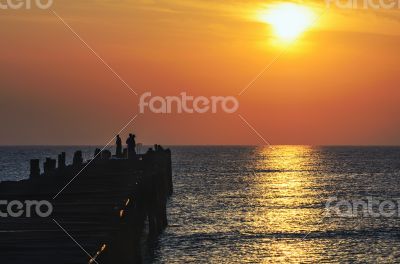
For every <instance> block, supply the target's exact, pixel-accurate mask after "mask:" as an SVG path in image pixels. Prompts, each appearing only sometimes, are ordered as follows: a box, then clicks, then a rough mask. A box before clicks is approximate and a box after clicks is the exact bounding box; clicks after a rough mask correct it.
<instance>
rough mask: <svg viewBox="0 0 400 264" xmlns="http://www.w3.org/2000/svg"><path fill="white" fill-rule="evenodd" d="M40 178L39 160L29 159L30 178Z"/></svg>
mask: <svg viewBox="0 0 400 264" xmlns="http://www.w3.org/2000/svg"><path fill="white" fill-rule="evenodd" d="M39 176H40V160H38V159H31V174H30V178H31V179H32V178H36V177H39Z"/></svg>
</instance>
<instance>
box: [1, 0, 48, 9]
mask: <svg viewBox="0 0 400 264" xmlns="http://www.w3.org/2000/svg"><path fill="white" fill-rule="evenodd" d="M52 5H53V0H0V10H1V9H3V10H7V9H11V10H18V9H32V8H38V9H43V10H44V9H49V8H50V7H51V6H52Z"/></svg>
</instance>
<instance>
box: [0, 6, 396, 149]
mask: <svg viewBox="0 0 400 264" xmlns="http://www.w3.org/2000/svg"><path fill="white" fill-rule="evenodd" d="M232 2H233V1H228V0H221V1H208V0H207V1H205V0H202V1H194V0H179V1H178V0H170V1H151V0H135V1H134V0H125V1H108V0H96V1H95V0H92V1H90V0H85V1H82V0H80V1H77V0H68V1H67V0H64V1H62V0H59V1H57V0H55V3H54V5H53V7H52V9H53V10H55V11H56V12H57V14H59V15H60V16H61V17H62V18H63V19H64V20H65V21H66V22H67V23H68V24H69V25H70V26H71V27H72V28H73V29H74V30H76V32H77V33H78V34H79V35H80V36H81V37H82V38H83V39H84V40H85V41H86V42H87V43H88V44H89V45H90V46H91V47H92V48H93V49H94V50H95V51H96V52H98V54H99V55H100V56H101V57H102V58H103V59H104V60H105V61H107V62H108V63H109V65H110V66H111V67H112V68H113V69H114V70H115V71H116V72H117V73H118V74H119V75H120V76H121V77H122V78H123V79H124V80H125V81H126V82H127V83H128V84H129V85H130V86H131V87H132V88H133V89H134V90H135V91H136V92H137V93H138V94H139V95H140V94H142V93H144V92H147V91H151V92H152V93H153V94H154V95H161V96H168V95H171V96H172V95H178V94H180V93H181V92H187V93H188V94H191V95H198V96H200V95H204V96H207V97H210V96H213V95H226V96H228V95H233V96H237V97H238V99H239V102H240V109H239V111H238V113H239V114H241V115H242V116H243V117H245V118H246V119H247V121H248V122H249V123H250V124H251V125H252V126H253V127H254V128H255V129H256V130H257V131H258V132H259V134H261V135H262V136H263V137H264V138H265V139H267V140H269V141H270V142H271V143H272V144H312V145H327V144H329V145H330V144H341V145H347V144H350V145H371V144H374V145H383V144H384V145H399V144H400V106H399V105H400V104H399V101H400V90H399V87H398V83H399V81H398V78H399V77H398V76H399V70H400V52H399V47H400V24H399V23H400V10H398V9H395V10H339V9H337V8H332V9H329V10H328V11H327V12H326V13H325V14H324V15H323V16H322V17H321V18H320V19H319V20H318V21H316V23H315V25H314V26H312V28H310V29H309V30H307V31H306V32H305V33H304V34H302V35H301V36H300V38H299V39H298V40H296V41H295V42H294V43H293V44H292V45H291V46H290V48H289V49H288V51H287V52H286V53H285V54H284V55H283V56H282V57H280V58H279V60H277V61H276V63H274V65H273V66H272V67H271V68H270V69H269V70H268V71H267V72H265V74H263V75H262V76H261V78H260V79H258V80H257V81H256V82H255V83H254V85H253V86H252V87H250V88H249V89H248V90H247V91H246V92H245V93H244V94H243V95H241V96H238V93H239V92H240V91H241V90H242V89H243V88H244V87H246V85H247V84H248V83H249V82H250V81H251V80H252V79H253V78H254V77H255V76H256V75H257V74H258V73H259V72H260V71H261V70H262V69H263V68H264V67H265V66H266V65H268V64H269V63H270V62H271V61H272V60H273V59H274V58H275V57H276V56H277V55H278V54H280V52H281V51H282V50H283V49H284V48H285V46H284V45H280V44H276V41H275V40H276V36H274V33H273V30H272V28H271V25H268V24H267V23H265V22H262V21H260V20H259V19H258V18H257V15H256V14H257V12H259V11H260V10H264V9H266V10H268V8H270V7H271V6H272V5H274V4H276V3H279V2H282V1H259V0H250V1H234V4H233V3H232ZM286 2H288V1H286ZM305 5H306V6H308V7H309V8H312V9H313V10H314V11H315V12H316V14H320V13H321V12H323V10H324V8H325V2H324V1H308V2H307V4H305ZM0 23H1V26H0V80H1V81H0V87H1V88H0V109H1V110H0V122H1V124H2V125H1V129H0V145H13V144H62V145H64V144H68V145H69V144H76V145H78V144H100V145H101V144H105V143H106V142H108V140H110V138H111V137H112V136H113V135H114V134H115V133H116V132H117V131H119V130H120V129H121V128H122V127H123V126H124V125H125V124H126V123H127V122H128V121H129V119H130V118H132V117H133V116H134V115H135V114H136V113H137V112H138V106H137V104H138V101H139V97H138V96H135V95H134V94H133V93H132V92H131V91H130V90H129V89H128V88H127V87H126V86H125V85H124V84H123V83H122V82H121V81H120V80H119V79H117V78H116V77H115V75H114V74H113V73H112V72H111V71H110V70H109V69H108V68H107V67H106V66H105V65H104V64H102V63H101V62H100V60H99V59H98V58H96V56H94V55H93V53H91V51H90V50H89V49H88V48H87V47H86V46H85V45H84V44H83V43H82V42H81V41H80V40H79V39H78V38H77V37H76V36H74V34H73V33H72V32H71V31H70V30H69V29H68V28H67V27H66V26H65V25H64V24H63V23H62V22H61V21H60V20H59V19H58V18H57V17H56V16H55V15H54V14H53V13H52V11H51V10H37V9H34V10H0ZM238 113H235V114H223V113H219V114H203V115H201V114H193V115H190V114H182V115H177V114H175V115H156V114H149V113H146V114H144V115H140V116H139V117H138V118H137V119H136V120H135V122H134V124H133V125H132V126H130V127H129V129H128V130H129V131H135V133H136V134H137V136H138V140H139V141H141V142H144V143H150V144H151V143H160V144H165V145H167V144H169V145H173V144H237V145H238V144H263V142H262V141H261V140H260V138H259V137H258V136H257V135H255V134H254V133H253V132H252V130H251V129H250V128H249V127H248V126H247V125H246V124H245V123H244V122H243V121H242V120H241V119H240V118H239V117H238ZM127 132H128V131H126V133H127ZM126 133H123V135H124V136H125V134H126Z"/></svg>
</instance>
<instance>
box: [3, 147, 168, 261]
mask: <svg viewBox="0 0 400 264" xmlns="http://www.w3.org/2000/svg"><path fill="white" fill-rule="evenodd" d="M118 144H120V143H118V142H117V148H116V149H117V151H116V154H115V155H112V154H111V152H110V151H108V150H103V151H100V150H96V152H95V154H94V157H95V158H93V159H91V160H87V161H84V160H83V158H82V152H81V151H76V152H75V154H74V157H73V164H70V165H67V164H65V159H66V155H65V153H61V154H60V155H58V157H57V160H56V159H52V158H47V159H46V161H45V162H44V164H43V168H44V171H43V172H41V170H40V164H39V163H40V162H39V160H37V159H34V160H31V161H30V166H31V172H30V178H29V179H28V180H24V181H20V182H2V183H0V200H7V201H11V200H19V201H26V200H39V201H41V200H47V201H49V202H50V203H51V204H52V205H53V207H54V211H53V213H52V215H50V216H49V217H47V218H42V217H39V216H37V215H32V217H25V216H23V217H18V218H11V217H7V218H0V223H1V224H0V251H1V254H0V263H2V264H3V263H4V264H20V263H21V264H22V263H24V264H25V263H40V264H47V263H65V264H73V263H102V264H107V263H110V264H111V263H113V264H114V263H118V264H125V263H126V264H128V263H129V264H132V263H142V260H143V255H144V252H145V251H146V250H147V249H146V248H147V246H146V245H147V242H151V241H156V239H157V236H158V235H159V234H161V233H162V231H163V230H164V229H165V227H166V226H167V225H168V220H167V199H168V197H169V196H170V195H171V194H172V191H173V190H172V189H173V187H172V168H171V151H170V150H169V149H164V148H162V147H161V146H158V145H155V147H154V149H150V150H149V151H147V153H145V154H142V155H137V154H136V153H135V152H133V151H134V150H132V145H131V146H130V149H129V150H128V149H124V150H123V151H121V149H120V147H121V146H120V145H119V146H118ZM131 144H132V143H131ZM57 164H58V166H57ZM60 190H62V192H60V193H59V194H58V195H57V196H56V197H55V195H56V194H57V193H58V192H59V191H60ZM53 198H54V199H53ZM0 209H1V207H0ZM3 209H4V208H3ZM58 224H59V225H60V226H58ZM62 229H65V230H62ZM70 236H71V237H70ZM72 238H73V239H74V240H75V241H74V240H73V239H72ZM146 241H147V242H146ZM78 244H79V245H78ZM81 247H82V248H81ZM83 249H84V250H83ZM85 251H86V252H85ZM89 255H90V257H89Z"/></svg>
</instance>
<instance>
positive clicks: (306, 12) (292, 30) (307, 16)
mask: <svg viewBox="0 0 400 264" xmlns="http://www.w3.org/2000/svg"><path fill="white" fill-rule="evenodd" d="M315 17H316V15H315V13H314V12H313V10H312V9H311V8H309V7H307V6H303V5H297V4H292V3H281V4H276V5H273V6H270V7H269V8H267V9H265V10H263V11H260V12H259V14H258V19H259V20H260V21H262V22H265V23H267V24H269V25H271V26H272V28H273V30H274V35H275V36H276V37H277V38H278V39H279V40H280V41H283V42H289V41H293V40H295V39H296V38H298V37H299V36H300V35H301V34H302V33H303V32H304V31H306V30H307V29H309V28H310V27H311V26H312V24H313V22H314V20H315Z"/></svg>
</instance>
